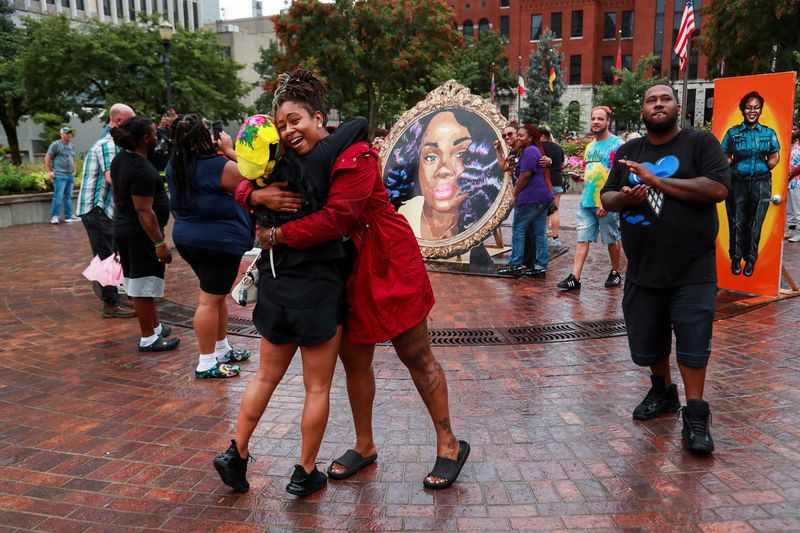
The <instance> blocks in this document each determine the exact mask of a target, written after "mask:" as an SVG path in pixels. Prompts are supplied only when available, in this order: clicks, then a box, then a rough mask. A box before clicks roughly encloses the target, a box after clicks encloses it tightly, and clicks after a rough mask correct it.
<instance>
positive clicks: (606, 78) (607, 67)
mask: <svg viewBox="0 0 800 533" xmlns="http://www.w3.org/2000/svg"><path fill="white" fill-rule="evenodd" d="M614 60H615V58H614V56H603V83H605V84H607V85H611V84H612V83H613V82H614V73H613V72H611V69H612V68H614Z"/></svg>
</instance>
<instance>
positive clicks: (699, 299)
mask: <svg viewBox="0 0 800 533" xmlns="http://www.w3.org/2000/svg"><path fill="white" fill-rule="evenodd" d="M716 306H717V284H716V283H713V282H712V283H697V284H693V285H685V286H683V287H670V288H664V289H653V288H649V287H642V286H640V285H636V284H635V283H633V282H631V281H630V280H629V279H625V293H624V295H623V297H622V313H623V315H624V316H625V326H626V327H627V329H628V344H629V346H630V349H631V358H632V359H633V362H634V363H636V364H637V365H639V366H650V365H653V364H656V363H659V362H661V361H663V360H665V359H667V358H669V354H670V352H671V351H672V333H673V331H674V332H675V355H676V358H677V360H678V364H681V365H685V366H688V367H692V368H705V367H706V365H708V358H709V355H711V331H712V327H713V323H714V312H715V310H716Z"/></svg>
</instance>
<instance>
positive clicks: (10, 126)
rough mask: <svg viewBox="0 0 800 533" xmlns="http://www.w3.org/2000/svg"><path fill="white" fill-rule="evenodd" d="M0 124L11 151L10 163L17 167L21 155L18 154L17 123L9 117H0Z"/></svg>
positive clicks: (20, 162) (20, 160)
mask: <svg viewBox="0 0 800 533" xmlns="http://www.w3.org/2000/svg"><path fill="white" fill-rule="evenodd" d="M0 124H2V125H3V129H4V130H5V132H6V136H7V137H8V147H9V149H10V150H11V162H12V163H13V164H15V165H17V166H20V165H21V164H22V154H20V153H19V137H17V126H18V125H19V121H17V120H13V119H11V118H9V117H5V116H2V117H0Z"/></svg>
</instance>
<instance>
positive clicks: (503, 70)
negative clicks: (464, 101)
mask: <svg viewBox="0 0 800 533" xmlns="http://www.w3.org/2000/svg"><path fill="white" fill-rule="evenodd" d="M506 44H508V40H507V39H504V38H503V37H501V36H500V33H499V32H493V31H492V32H483V33H480V34H478V38H477V39H473V38H471V37H466V38H464V42H463V44H462V46H461V49H460V50H458V51H456V53H455V54H453V56H452V58H451V61H450V63H449V64H445V65H442V66H441V68H440V70H439V72H437V74H436V78H437V79H438V80H439V81H440V82H442V83H444V82H445V81H447V80H449V79H454V80H456V81H457V82H459V83H460V84H461V85H464V86H465V87H469V90H470V91H471V92H472V94H478V95H481V96H484V97H488V96H489V87H490V86H491V82H492V72H494V73H495V83H496V84H497V87H498V88H500V87H507V88H508V87H515V86H516V84H517V77H516V75H515V74H513V73H511V71H510V70H509V69H508V67H503V66H502V65H503V59H504V58H505V46H506Z"/></svg>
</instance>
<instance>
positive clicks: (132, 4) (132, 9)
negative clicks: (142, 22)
mask: <svg viewBox="0 0 800 533" xmlns="http://www.w3.org/2000/svg"><path fill="white" fill-rule="evenodd" d="M128 16H129V17H130V19H131V20H136V0H128Z"/></svg>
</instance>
